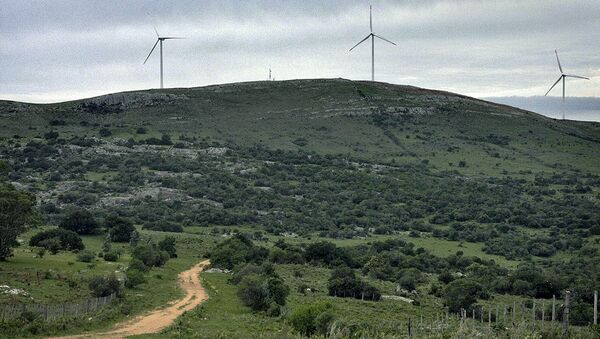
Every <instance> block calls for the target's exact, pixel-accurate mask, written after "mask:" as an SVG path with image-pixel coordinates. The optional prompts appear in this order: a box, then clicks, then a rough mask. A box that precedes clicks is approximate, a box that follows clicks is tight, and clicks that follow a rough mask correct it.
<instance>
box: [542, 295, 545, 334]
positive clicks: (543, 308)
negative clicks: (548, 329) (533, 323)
mask: <svg viewBox="0 0 600 339" xmlns="http://www.w3.org/2000/svg"><path fill="white" fill-rule="evenodd" d="M545 311H546V308H545V307H544V302H543V301H542V330H543V329H544V320H545V319H544V312H545Z"/></svg>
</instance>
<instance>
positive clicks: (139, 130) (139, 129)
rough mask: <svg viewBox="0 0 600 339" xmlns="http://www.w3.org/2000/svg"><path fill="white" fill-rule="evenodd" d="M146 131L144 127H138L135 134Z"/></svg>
mask: <svg viewBox="0 0 600 339" xmlns="http://www.w3.org/2000/svg"><path fill="white" fill-rule="evenodd" d="M147 132H148V131H147V130H146V128H145V127H138V128H137V130H136V131H135V133H137V134H146V133H147Z"/></svg>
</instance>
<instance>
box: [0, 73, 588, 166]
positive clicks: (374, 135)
mask: <svg viewBox="0 0 600 339" xmlns="http://www.w3.org/2000/svg"><path fill="white" fill-rule="evenodd" d="M140 93H141V94H143V95H149V96H152V95H154V96H159V95H161V94H163V93H169V94H172V95H175V96H179V98H180V99H176V100H171V101H168V102H162V103H158V104H152V105H150V106H142V107H136V105H133V106H131V108H126V109H125V110H124V112H122V113H117V114H91V113H86V112H82V111H81V110H80V109H78V108H77V107H78V105H80V104H81V102H83V101H74V102H66V103H61V104H49V105H27V104H17V103H11V102H0V112H1V113H2V118H1V120H0V126H1V127H2V133H0V137H3V138H5V139H6V138H10V137H12V136H13V135H14V134H18V135H20V136H25V137H33V136H42V135H43V133H44V132H46V131H47V130H48V128H47V124H48V121H50V120H52V119H63V120H65V121H66V122H67V125H66V126H55V127H54V128H53V129H55V130H57V131H59V132H60V134H61V136H63V137H65V136H69V135H84V134H87V135H97V134H96V133H97V129H91V128H90V127H82V126H80V122H81V121H86V122H88V123H98V124H101V125H107V126H109V127H110V128H111V130H112V131H113V134H114V135H115V136H118V137H122V138H129V137H135V129H136V128H137V127H139V126H145V127H147V129H148V130H149V132H150V134H149V135H146V136H144V137H148V136H159V135H160V134H161V133H170V134H171V135H173V136H178V135H180V134H187V135H190V136H198V137H206V138H210V139H211V140H218V141H223V142H230V143H234V144H238V145H249V144H255V143H257V144H258V143H260V144H263V145H266V146H268V147H271V148H278V149H305V150H310V151H315V152H318V153H325V154H346V153H349V154H352V155H354V156H357V157H360V158H363V159H369V160H377V161H385V160H392V159H393V160H396V161H398V162H416V161H421V160H424V159H427V160H429V161H430V162H431V163H432V164H433V165H435V166H436V167H437V168H438V169H439V170H445V169H448V168H455V166H456V165H457V164H458V162H459V161H460V160H464V161H466V163H467V166H466V167H464V168H462V169H461V172H463V173H465V174H467V175H498V174H500V173H502V171H503V170H506V171H508V172H509V173H515V174H518V172H519V171H527V170H533V171H553V167H555V166H556V165H555V164H557V163H558V164H562V165H561V166H571V167H572V168H576V169H579V170H583V171H591V172H593V173H598V166H597V159H598V156H599V155H600V147H598V143H599V142H600V124H598V123H582V122H573V121H557V120H553V119H549V118H546V117H543V116H541V115H537V114H534V113H531V112H526V111H522V110H519V109H515V108H511V107H508V106H502V105H496V104H491V103H487V102H484V101H480V100H476V99H472V98H467V97H463V96H458V95H455V94H451V93H446V92H439V91H431V90H425V89H418V88H414V87H409V86H397V85H389V84H383V83H370V82H352V81H348V80H342V79H335V80H333V79H332V80H296V81H283V82H252V83H240V84H230V85H218V86H209V87H200V88H190V89H169V90H164V91H156V90H153V91H145V92H131V93H124V94H116V95H115V97H119V96H123V97H124V98H125V99H119V100H121V101H122V100H125V101H127V100H131V99H127V98H128V97H130V96H135V95H139V94H140ZM98 100H106V99H102V98H100V99H98ZM137 106H139V105H137ZM407 109H409V110H410V109H417V110H419V111H417V113H418V112H426V113H418V114H416V113H415V111H412V113H411V114H406V113H403V112H405V111H406V110H407ZM382 112H388V113H391V114H401V115H403V116H405V117H406V119H404V121H403V123H402V124H401V125H399V126H387V125H386V124H385V121H384V122H383V124H379V125H376V124H373V117H374V116H377V115H380V114H381V113H382ZM413 113H415V114H413ZM384 130H385V131H384ZM490 134H495V135H498V136H502V137H507V138H509V139H508V140H509V142H508V144H506V145H498V144H494V143H492V142H490V140H488V139H487V137H488V136H489V135H490ZM137 138H139V136H137ZM298 139H304V140H306V141H307V144H306V145H305V146H298V145H297V144H295V143H294V141H296V140H298ZM493 153H498V155H497V156H498V157H494V156H492V155H491V154H493ZM449 163H452V164H453V166H450V165H449ZM566 164H568V165H566Z"/></svg>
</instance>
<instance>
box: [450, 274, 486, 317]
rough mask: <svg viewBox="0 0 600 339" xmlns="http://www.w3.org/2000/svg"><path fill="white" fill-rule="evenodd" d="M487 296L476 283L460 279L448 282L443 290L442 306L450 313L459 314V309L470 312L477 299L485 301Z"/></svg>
mask: <svg viewBox="0 0 600 339" xmlns="http://www.w3.org/2000/svg"><path fill="white" fill-rule="evenodd" d="M488 297H489V295H488V294H487V292H486V291H485V290H484V289H483V286H481V284H479V283H478V282H476V281H474V280H472V279H468V278H462V279H457V280H454V281H452V282H450V283H449V284H448V285H446V288H445V289H444V305H446V306H448V309H449V311H450V312H454V313H459V312H460V310H461V309H465V310H467V311H468V310H470V309H471V308H472V306H473V304H474V303H475V302H476V301H477V298H481V299H487V298H488Z"/></svg>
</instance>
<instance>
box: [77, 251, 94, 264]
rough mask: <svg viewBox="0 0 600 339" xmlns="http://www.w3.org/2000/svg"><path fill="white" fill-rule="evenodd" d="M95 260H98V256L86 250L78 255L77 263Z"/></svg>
mask: <svg viewBox="0 0 600 339" xmlns="http://www.w3.org/2000/svg"><path fill="white" fill-rule="evenodd" d="M94 258H96V255H95V254H94V252H92V251H88V250H84V251H80V252H79V253H77V261H81V262H92V260H94Z"/></svg>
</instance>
